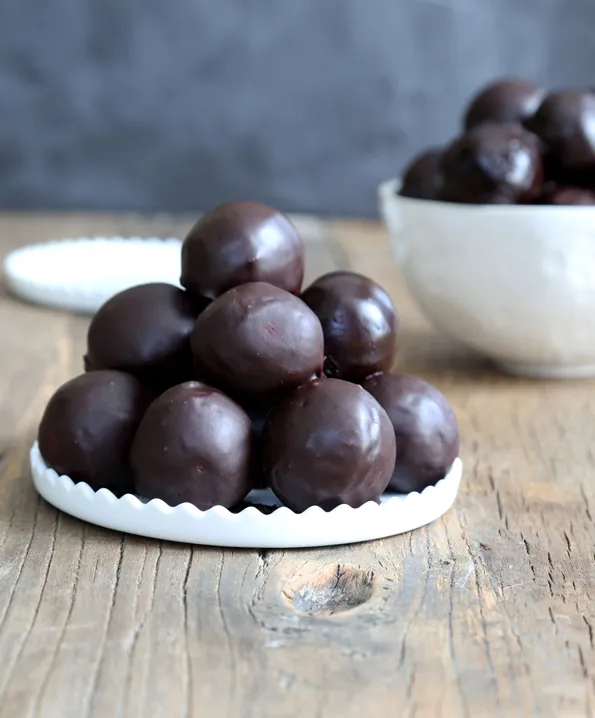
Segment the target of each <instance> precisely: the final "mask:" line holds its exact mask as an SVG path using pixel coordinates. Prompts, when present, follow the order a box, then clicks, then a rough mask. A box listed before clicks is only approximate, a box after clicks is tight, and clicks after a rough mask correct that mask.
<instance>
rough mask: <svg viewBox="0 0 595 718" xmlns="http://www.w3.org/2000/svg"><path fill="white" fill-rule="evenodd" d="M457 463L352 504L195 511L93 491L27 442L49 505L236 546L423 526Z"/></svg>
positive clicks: (450, 497) (444, 503)
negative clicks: (377, 499)
mask: <svg viewBox="0 0 595 718" xmlns="http://www.w3.org/2000/svg"><path fill="white" fill-rule="evenodd" d="M462 469H463V465H462V462H461V460H460V459H456V461H455V462H454V464H453V466H452V468H451V470H450V472H449V473H448V475H447V476H446V477H445V478H444V479H442V480H441V481H439V482H438V483H437V484H436V486H429V487H428V488H426V489H424V490H423V491H422V492H421V494H419V493H411V494H407V495H400V494H387V495H385V496H383V498H382V503H381V504H376V503H374V502H371V501H370V502H368V503H367V504H364V505H363V506H360V508H358V509H353V508H351V507H350V506H346V505H342V506H338V507H337V508H335V509H333V510H332V511H328V512H325V511H323V510H322V509H321V508H319V507H318V506H315V507H312V508H309V509H307V510H306V511H304V512H303V513H301V514H296V513H294V512H293V511H291V510H290V509H288V508H286V507H281V508H277V509H276V510H275V511H273V512H272V513H271V514H264V513H262V512H261V511H259V510H258V509H257V508H254V507H248V508H246V509H244V510H243V511H241V512H239V513H237V514H233V513H231V512H230V511H228V510H227V509H225V508H223V507H222V506H215V507H214V508H212V509H209V510H208V511H200V510H199V509H197V508H196V507H195V506H192V505H191V504H188V503H186V504H181V505H180V506H176V507H174V508H172V507H171V506H168V505H167V504H166V503H164V502H163V501H161V500H160V499H153V500H152V501H149V502H147V503H143V502H142V501H141V500H139V499H138V498H137V497H136V496H133V495H131V494H127V495H126V496H123V497H122V498H120V499H118V498H116V497H115V496H114V494H113V493H112V492H111V491H108V490H107V489H100V490H99V491H93V489H91V487H90V486H88V484H85V483H79V484H74V483H73V481H72V480H71V479H70V478H69V477H68V476H58V474H57V473H56V472H55V471H54V470H53V469H50V468H48V467H47V466H46V464H45V462H44V460H43V458H42V456H41V454H40V452H39V448H38V446H37V443H35V444H34V445H33V447H32V449H31V471H32V474H33V482H34V484H35V487H36V488H37V490H38V491H39V493H40V494H41V495H42V496H43V498H44V499H45V500H46V501H48V502H49V503H50V504H52V505H53V506H56V508H58V509H61V510H62V511H65V512H66V513H68V514H71V515H72V516H76V517H77V518H79V519H82V520H83V521H88V522H89V523H92V524H97V525H98V526H104V527H105V528H109V529H114V530H115V531H124V532H126V533H131V534H138V535H139V536H149V537H151V538H157V539H165V540H169V541H181V542H184V543H192V544H206V545H210V546H234V547H238V548H305V547H310V546H333V545H337V544H346V543H356V542H358V541H369V540H371V539H378V538H384V537H385V536H393V535H395V534H399V533H404V532H406V531H411V530H413V529H416V528H419V527H420V526H424V525H425V524H428V523H430V522H431V521H434V520H435V519H437V518H439V517H440V516H442V515H443V514H444V513H446V511H448V509H449V508H450V507H451V506H452V504H453V503H454V500H455V498H456V495H457V492H458V490H459V484H460V481H461V474H462ZM271 498H272V494H271V492H253V495H250V496H249V499H253V500H254V501H258V502H260V503H267V504H274V503H275V501H274V497H273V500H271Z"/></svg>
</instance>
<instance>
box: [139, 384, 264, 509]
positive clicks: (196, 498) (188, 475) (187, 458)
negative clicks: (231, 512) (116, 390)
mask: <svg viewBox="0 0 595 718" xmlns="http://www.w3.org/2000/svg"><path fill="white" fill-rule="evenodd" d="M250 455H251V427H250V419H249V418H248V416H247V415H246V413H245V412H244V411H243V410H242V409H241V408H240V407H239V406H238V405H237V404H235V403H234V402H233V401H232V400H231V399H229V398H228V397H227V396H225V395H224V394H222V393H221V392H220V391H217V390H216V389H213V388H212V387H209V386H205V385H204V384H200V383H199V382H196V381H189V382H186V383H184V384H180V385H178V386H174V387H172V388H171V389H168V390H167V391H166V392H165V393H163V394H162V395H161V396H160V397H159V398H158V399H156V400H155V401H154V402H153V403H152V404H151V406H150V407H149V409H148V410H147V412H146V414H145V415H144V417H143V420H142V421H141V424H140V426H139V428H138V431H137V433H136V436H135V437H134V441H133V443H132V449H131V451H130V464H131V466H132V470H133V472H134V483H135V487H136V491H137V493H139V494H140V495H141V496H145V497H147V498H152V499H153V498H158V499H162V500H163V501H165V502H166V503H167V504H169V505H170V506H177V505H178V504H181V503H184V502H185V501H187V502H189V503H191V504H194V505H195V506H197V507H198V508H199V509H203V510H206V509H210V508H211V507H212V506H225V507H226V508H230V507H231V506H234V505H235V504H237V503H238V501H241V500H242V499H243V498H244V496H246V494H247V493H248V491H249V489H250Z"/></svg>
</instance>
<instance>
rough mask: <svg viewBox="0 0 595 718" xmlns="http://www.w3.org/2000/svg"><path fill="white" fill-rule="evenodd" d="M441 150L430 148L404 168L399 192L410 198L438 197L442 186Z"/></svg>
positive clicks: (433, 198)
mask: <svg viewBox="0 0 595 718" xmlns="http://www.w3.org/2000/svg"><path fill="white" fill-rule="evenodd" d="M441 161H442V150H440V149H430V150H427V151H426V152H422V153H421V154H419V155H417V156H416V157H414V158H413V160H411V162H410V163H409V164H408V165H407V167H406V168H405V172H404V174H403V183H402V185H401V190H400V192H399V194H400V195H401V196H402V197H411V198H412V199H432V200H435V199H438V198H439V197H440V190H441V188H442V167H441Z"/></svg>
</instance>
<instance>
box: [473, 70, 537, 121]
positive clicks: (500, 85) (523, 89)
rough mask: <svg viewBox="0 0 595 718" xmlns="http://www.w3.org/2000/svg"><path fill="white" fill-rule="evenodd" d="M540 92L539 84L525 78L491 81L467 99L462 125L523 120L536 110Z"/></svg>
mask: <svg viewBox="0 0 595 718" xmlns="http://www.w3.org/2000/svg"><path fill="white" fill-rule="evenodd" d="M543 95H544V92H543V90H542V89H541V88H540V87H537V86H536V85H534V84H533V83H531V82H527V81H525V80H516V79H505V80H498V81H496V82H492V83H490V84H489V85H488V86H487V87H485V88H484V89H483V90H481V92H479V93H478V94H477V95H475V97H474V98H473V99H472V100H471V103H470V104H469V107H468V108H467V111H466V112H465V118H464V126H465V129H467V130H469V129H471V128H472V127H475V126H476V125H480V124H482V123H484V122H496V123H508V122H523V121H524V120H526V119H527V118H529V117H531V115H533V114H534V113H535V112H536V110H537V108H538V107H539V104H540V102H541V100H542V99H543Z"/></svg>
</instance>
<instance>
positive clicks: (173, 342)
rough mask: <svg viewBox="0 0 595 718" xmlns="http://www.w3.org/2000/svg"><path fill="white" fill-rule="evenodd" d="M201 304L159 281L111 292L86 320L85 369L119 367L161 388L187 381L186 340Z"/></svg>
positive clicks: (189, 364)
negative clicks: (89, 318)
mask: <svg viewBox="0 0 595 718" xmlns="http://www.w3.org/2000/svg"><path fill="white" fill-rule="evenodd" d="M207 303H208V302H207V301H206V300H203V299H196V298H195V297H192V296H190V295H189V294H188V292H185V291H184V290H183V289H180V288H178V287H174V286H173V285H171V284H164V283H153V284H141V285H139V286H137V287H131V288H130V289H126V290H124V291H123V292H120V293H118V294H116V295H115V296H113V297H112V298H111V299H109V300H108V301H107V302H106V303H105V304H104V305H103V306H102V307H101V308H100V309H99V310H98V311H97V313H96V314H95V316H94V317H93V319H92V320H91V324H90V325H89V331H88V334H87V354H86V356H85V369H86V370H87V371H90V370H96V369H119V370H121V371H126V372H129V373H130V374H133V375H135V376H136V377H138V378H139V379H141V380H142V381H144V382H146V383H149V384H151V385H154V386H157V387H159V388H162V389H166V388H169V387H170V386H173V385H175V384H179V383H181V382H183V381H187V380H189V379H192V378H193V376H194V367H193V363H192V352H191V350H190V340H189V337H190V332H191V331H192V329H193V327H194V322H195V321H196V318H197V316H198V315H199V314H200V312H201V311H202V310H203V309H204V307H205V306H206V305H207Z"/></svg>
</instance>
